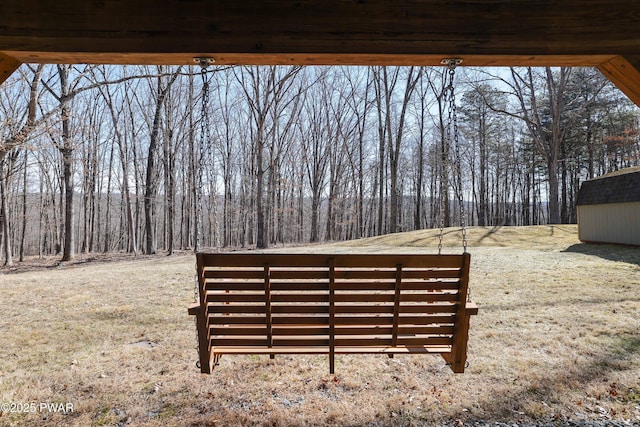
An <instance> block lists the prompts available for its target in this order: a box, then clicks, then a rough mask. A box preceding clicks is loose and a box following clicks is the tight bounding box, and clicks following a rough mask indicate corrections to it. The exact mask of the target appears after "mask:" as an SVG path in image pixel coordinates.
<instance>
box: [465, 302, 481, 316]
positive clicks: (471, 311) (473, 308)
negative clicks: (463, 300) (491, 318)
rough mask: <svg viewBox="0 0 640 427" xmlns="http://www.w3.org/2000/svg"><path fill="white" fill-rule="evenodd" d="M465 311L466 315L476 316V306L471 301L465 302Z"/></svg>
mask: <svg viewBox="0 0 640 427" xmlns="http://www.w3.org/2000/svg"><path fill="white" fill-rule="evenodd" d="M465 309H466V311H467V314H468V315H470V316H473V315H475V314H478V305H477V304H476V303H475V302H473V301H467V304H466V305H465Z"/></svg>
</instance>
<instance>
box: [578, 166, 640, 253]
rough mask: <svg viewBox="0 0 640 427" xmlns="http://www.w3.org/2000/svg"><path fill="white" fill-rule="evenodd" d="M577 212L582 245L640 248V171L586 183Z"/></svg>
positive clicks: (583, 186) (621, 173)
mask: <svg viewBox="0 0 640 427" xmlns="http://www.w3.org/2000/svg"><path fill="white" fill-rule="evenodd" d="M577 208H578V237H579V238H580V240H581V241H582V242H597V243H620V244H625V245H638V246H640V167H633V168H627V169H622V170H619V171H616V172H611V173H609V174H606V175H603V176H601V177H598V178H594V179H591V180H589V181H585V182H584V183H583V184H582V186H581V187H580V191H579V192H578V202H577Z"/></svg>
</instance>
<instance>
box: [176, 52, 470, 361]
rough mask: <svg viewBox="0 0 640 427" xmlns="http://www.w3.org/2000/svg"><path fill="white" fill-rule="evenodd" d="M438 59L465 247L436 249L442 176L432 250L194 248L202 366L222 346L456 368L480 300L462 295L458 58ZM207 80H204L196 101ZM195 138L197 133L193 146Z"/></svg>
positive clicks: (465, 275)
mask: <svg viewBox="0 0 640 427" xmlns="http://www.w3.org/2000/svg"><path fill="white" fill-rule="evenodd" d="M443 63H444V64H445V65H447V66H448V67H449V70H450V71H449V76H450V78H449V86H448V94H449V96H448V99H449V121H448V123H449V124H448V126H447V134H446V138H445V140H446V141H447V147H448V146H449V143H450V142H453V143H454V148H455V150H456V162H455V163H456V170H457V175H458V187H459V188H458V191H457V195H458V203H459V207H460V218H461V221H462V240H463V248H464V251H463V253H462V254H456V255H443V254H442V253H441V252H442V237H443V233H444V222H443V220H444V215H443V213H444V197H442V194H443V191H448V189H447V188H446V185H447V184H446V182H445V180H444V179H441V180H440V181H441V187H440V194H441V196H440V201H441V202H440V217H441V222H440V235H439V244H438V254H437V255H424V254H421V255H399V254H394V255H381V254H375V255H371V254H367V255H365V254H329V255H327V254H281V253H243V254H233V253H227V254H213V253H198V254H197V256H196V259H197V291H196V294H197V295H198V296H199V297H198V301H196V302H195V303H194V305H193V306H191V307H190V308H189V314H190V315H194V316H196V326H197V331H198V347H199V362H198V364H199V366H200V369H201V372H203V373H211V371H212V370H213V368H214V367H215V365H217V364H218V362H219V360H220V357H221V356H222V355H223V354H269V355H270V356H271V358H274V357H275V355H276V354H328V355H329V372H330V373H332V374H333V373H334V372H335V355H336V354H354V353H355V354H362V353H380V354H387V355H389V356H390V357H393V355H395V354H406V353H436V354H440V355H442V357H443V358H444V359H445V361H446V362H447V364H448V365H449V366H450V367H451V369H452V370H453V372H456V373H462V372H464V370H465V366H466V363H467V341H468V335H469V320H470V316H472V315H475V314H477V313H478V307H477V306H476V305H475V304H474V303H473V302H471V301H470V300H469V299H468V294H469V292H468V288H469V264H470V260H471V255H470V254H469V253H467V250H466V249H467V241H466V228H465V224H464V215H465V214H464V201H463V198H462V191H461V188H460V187H461V183H462V177H461V167H460V153H459V147H458V138H457V126H456V114H455V96H454V93H455V92H454V86H453V84H454V76H455V67H456V65H458V64H459V63H460V60H446V61H445V62H443ZM201 64H204V63H203V62H201ZM204 67H206V64H205V65H203V68H204ZM203 76H204V73H203ZM207 88H208V84H207V83H206V82H205V83H204V85H203V91H204V92H205V93H204V94H203V97H202V99H203V100H206V99H207V95H206V90H207ZM204 102H206V101H204ZM202 111H203V112H204V111H205V105H204V104H203V106H202ZM203 115H204V113H203ZM202 123H206V120H205V119H204V117H203V120H202ZM452 133H453V137H452ZM208 134H209V132H208V131H207V130H206V129H204V128H203V131H202V135H208ZM203 145H204V139H202V140H201V153H203V152H204V150H203ZM448 151H449V150H448V148H447V152H448ZM445 163H446V162H445ZM446 168H447V165H446V164H445V165H443V166H442V168H441V175H442V176H444V174H445V173H446V172H445V171H446Z"/></svg>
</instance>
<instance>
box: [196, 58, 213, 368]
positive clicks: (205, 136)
mask: <svg viewBox="0 0 640 427" xmlns="http://www.w3.org/2000/svg"><path fill="white" fill-rule="evenodd" d="M194 61H195V62H196V63H197V64H198V65H200V76H201V77H202V104H201V108H200V141H199V144H200V146H199V147H198V148H199V153H198V154H199V158H198V161H197V165H196V166H197V168H198V182H197V184H196V200H195V207H196V217H195V224H194V226H195V242H194V249H195V250H196V251H198V250H200V228H201V227H202V199H203V191H202V186H203V169H204V164H205V161H204V160H205V155H206V145H207V142H208V141H209V140H210V137H211V135H210V131H209V123H208V122H209V120H208V117H207V107H208V105H209V79H208V76H207V68H208V67H209V65H210V64H212V63H213V59H211V58H194ZM195 271H196V274H195V280H194V289H193V300H194V302H200V301H199V296H200V289H199V288H200V281H199V278H198V262H197V260H196V268H195ZM195 322H196V349H198V348H199V346H200V340H199V337H198V320H197V316H196V319H195ZM199 365H200V362H196V366H198V368H199V367H200V366H199Z"/></svg>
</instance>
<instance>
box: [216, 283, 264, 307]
mask: <svg viewBox="0 0 640 427" xmlns="http://www.w3.org/2000/svg"><path fill="white" fill-rule="evenodd" d="M262 291H263V293H262V294H251V293H235V294H226V293H222V294H219V293H211V292H208V293H207V302H208V303H216V302H217V303H221V302H229V303H238V302H256V303H257V302H260V303H263V304H264V303H265V302H266V299H265V295H264V285H263V290H262Z"/></svg>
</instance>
